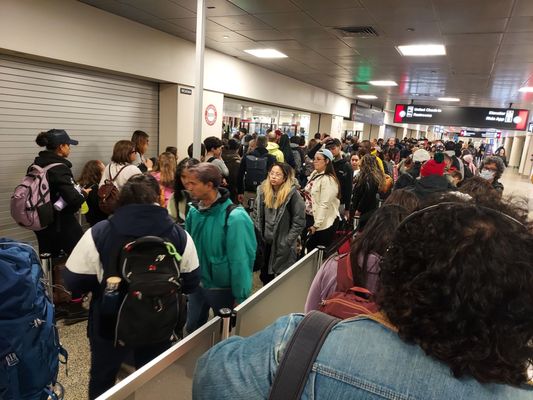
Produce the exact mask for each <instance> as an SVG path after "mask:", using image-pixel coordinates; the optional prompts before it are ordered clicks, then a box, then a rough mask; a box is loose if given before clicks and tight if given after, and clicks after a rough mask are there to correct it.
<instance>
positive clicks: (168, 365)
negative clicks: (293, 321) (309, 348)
mask: <svg viewBox="0 0 533 400" xmlns="http://www.w3.org/2000/svg"><path fill="white" fill-rule="evenodd" d="M322 252H323V249H322V251H319V250H318V249H315V250H313V251H312V252H310V253H309V254H307V255H306V256H305V257H303V258H302V259H301V260H299V261H297V262H296V263H295V264H294V265H292V266H291V267H290V268H288V269H287V270H286V271H284V272H283V273H282V274H280V275H279V276H277V277H276V278H275V279H274V280H273V281H271V282H270V283H269V284H268V285H266V286H264V287H263V288H261V289H259V290H258V291H257V292H256V293H254V294H253V295H252V296H250V297H249V298H248V299H246V300H245V301H244V302H242V303H241V304H239V305H238V306H237V307H236V308H235V309H233V310H230V309H223V310H222V312H221V315H222V318H221V317H215V318H213V319H211V320H210V321H208V322H207V323H206V324H204V325H203V326H202V327H201V328H199V329H197V330H196V331H194V332H193V333H192V334H190V335H189V336H187V337H185V338H184V339H183V340H181V341H179V342H178V343H177V344H176V345H174V346H173V347H171V348H170V349H168V350H167V351H165V352H164V353H162V354H160V355H159V356H158V357H156V358H155V359H153V360H152V361H150V362H149V363H148V364H146V365H145V366H144V367H142V368H140V369H138V370H137V371H135V372H134V373H132V374H131V375H129V376H128V377H127V378H125V379H124V380H122V381H121V382H119V383H118V384H116V385H115V386H113V387H112V388H111V389H109V390H108V391H107V392H105V393H104V394H102V395H101V396H100V397H98V399H97V400H104V399H110V400H123V399H127V400H133V399H146V398H155V399H158V398H159V399H168V400H186V399H191V398H192V378H193V374H194V368H195V366H196V361H197V360H198V358H200V356H201V355H202V354H204V353H205V352H206V351H207V350H209V349H210V348H211V347H213V346H214V345H215V344H217V343H218V342H220V341H221V340H223V339H224V338H227V337H229V336H232V335H239V336H250V335H253V334H254V333H256V332H258V331H260V330H262V329H264V328H266V327H267V326H268V325H270V324H272V323H273V322H274V321H275V320H276V319H277V318H279V317H281V316H283V315H286V314H290V313H298V312H303V311H304V305H305V301H306V299H307V293H308V292H309V288H310V287H311V283H312V282H313V278H314V276H315V274H316V271H317V268H318V267H319V266H320V264H321V263H319V260H321V259H322V258H323V254H321V253H322Z"/></svg>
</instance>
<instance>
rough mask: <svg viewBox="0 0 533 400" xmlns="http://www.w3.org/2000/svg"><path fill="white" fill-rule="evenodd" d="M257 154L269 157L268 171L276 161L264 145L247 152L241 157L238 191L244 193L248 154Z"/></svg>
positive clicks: (257, 155)
mask: <svg viewBox="0 0 533 400" xmlns="http://www.w3.org/2000/svg"><path fill="white" fill-rule="evenodd" d="M247 155H251V156H256V157H267V171H268V170H269V169H270V167H271V166H272V164H274V163H275V162H276V157H275V156H273V155H272V154H269V153H268V150H267V149H265V148H263V147H258V148H257V149H255V150H254V151H252V152H251V153H250V154H245V155H244V156H243V157H242V159H241V165H240V167H239V176H238V178H237V193H239V194H243V193H244V175H245V174H246V156H247Z"/></svg>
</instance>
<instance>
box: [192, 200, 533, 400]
mask: <svg viewBox="0 0 533 400" xmlns="http://www.w3.org/2000/svg"><path fill="white" fill-rule="evenodd" d="M457 221H461V223H460V224H459V223H457ZM406 243H409V245H407V246H406V245H405V244H406ZM414 243H416V245H414ZM380 279H381V292H380V294H379V295H378V304H379V305H380V306H381V309H382V318H381V319H378V320H374V319H369V317H365V316H360V317H356V318H353V319H348V320H345V321H342V322H340V323H338V324H337V325H336V326H334V327H333V329H332V330H331V332H330V333H329V335H328V337H327V338H326V340H325V343H324V345H323V347H322V349H321V350H320V352H319V354H318V357H317V358H316V360H315V362H314V365H313V368H312V370H311V373H310V374H309V377H308V380H307V382H306V386H305V389H304V392H303V396H302V398H305V399H376V400H377V399H395V400H398V399H405V400H407V399H424V400H437V399H439V400H440V399H469V400H478V399H494V400H496V399H498V400H504V399H508V400H521V399H524V400H525V399H532V398H533V386H531V376H528V368H530V371H531V360H532V357H533V346H532V345H531V340H532V338H533V301H532V296H533V295H532V294H533V235H532V233H531V231H528V230H527V229H526V227H525V225H524V224H522V223H521V222H519V221H518V220H517V217H510V216H509V215H506V214H503V213H501V212H499V211H496V210H494V209H489V208H486V207H480V206H478V205H476V204H472V203H468V202H462V203H458V202H456V203H441V204H438V205H435V206H430V207H427V208H425V209H423V210H421V211H418V212H416V213H414V214H411V216H409V217H407V219H406V220H405V221H404V222H403V223H402V224H401V225H400V226H399V227H398V229H397V232H396V235H395V237H394V239H393V240H392V243H391V246H390V248H389V250H388V252H387V254H386V255H385V258H384V260H383V263H382V265H381V276H380ZM302 318H303V316H302V315H299V314H292V315H289V316H284V317H282V318H280V319H278V320H277V321H276V322H275V323H274V324H273V325H271V326H269V327H267V328H266V329H264V330H263V331H261V332H259V333H257V334H255V335H253V336H251V337H248V338H242V337H231V338H230V339H228V340H226V341H223V342H221V343H219V344H218V345H216V346H214V347H213V348H212V349H210V350H209V351H208V352H207V353H206V354H205V355H203V356H202V357H201V358H200V360H199V361H198V364H197V367H196V374H195V377H194V384H193V399H195V400H203V399H213V398H216V399H217V400H222V399H266V398H268V395H269V391H270V387H271V385H272V382H273V380H274V377H275V374H276V370H277V368H278V366H279V363H280V360H281V358H282V357H283V355H284V353H285V351H286V347H287V344H288V342H289V340H290V339H291V336H292V335H293V333H294V331H295V329H296V327H297V326H298V323H299V322H300V321H301V320H302Z"/></svg>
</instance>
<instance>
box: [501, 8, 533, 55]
mask: <svg viewBox="0 0 533 400" xmlns="http://www.w3.org/2000/svg"><path fill="white" fill-rule="evenodd" d="M532 3H533V2H532ZM532 43H533V32H512V33H506V34H504V35H503V41H502V46H506V45H509V44H511V45H516V44H528V45H530V44H532Z"/></svg>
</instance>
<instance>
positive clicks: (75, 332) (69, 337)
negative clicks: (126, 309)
mask: <svg viewBox="0 0 533 400" xmlns="http://www.w3.org/2000/svg"><path fill="white" fill-rule="evenodd" d="M501 181H502V183H503V184H504V186H505V191H504V195H505V196H522V197H525V198H527V199H528V201H529V210H530V216H531V218H533V184H532V183H530V181H529V179H528V178H526V177H521V176H520V175H518V173H517V172H516V170H511V169H508V170H507V171H505V173H504V175H503V178H502V179H501ZM260 287H261V283H260V282H259V280H258V279H257V277H255V279H254V289H255V290H257V289H258V288H260ZM86 329H87V324H86V323H85V322H83V323H78V324H76V325H71V326H59V335H60V338H61V342H62V343H63V346H64V347H65V348H66V349H67V350H68V352H69V362H68V376H66V375H65V367H64V366H61V368H60V373H59V379H58V380H59V382H60V383H61V384H63V386H64V387H65V399H66V400H83V399H86V398H87V383H88V375H89V365H90V354H89V343H88V341H87V336H86Z"/></svg>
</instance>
